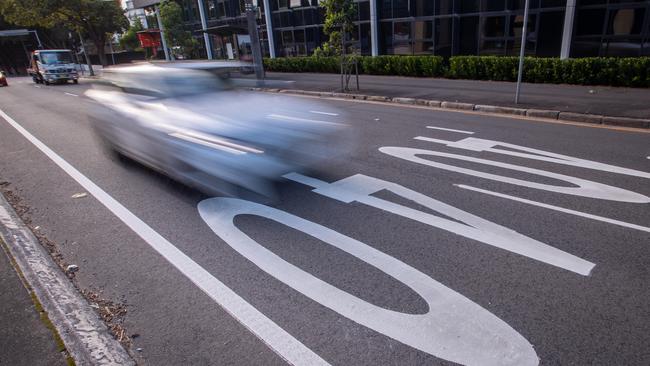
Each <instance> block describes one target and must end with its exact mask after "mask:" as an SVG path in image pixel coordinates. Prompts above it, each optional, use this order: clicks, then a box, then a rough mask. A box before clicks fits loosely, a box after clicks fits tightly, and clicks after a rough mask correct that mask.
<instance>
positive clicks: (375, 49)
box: [370, 0, 379, 56]
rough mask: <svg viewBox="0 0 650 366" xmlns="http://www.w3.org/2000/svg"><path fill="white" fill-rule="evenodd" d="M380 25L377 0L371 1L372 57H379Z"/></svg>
mask: <svg viewBox="0 0 650 366" xmlns="http://www.w3.org/2000/svg"><path fill="white" fill-rule="evenodd" d="M378 27H379V24H378V23H377V0H370V49H371V55H373V56H379V30H378Z"/></svg>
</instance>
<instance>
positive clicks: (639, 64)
mask: <svg viewBox="0 0 650 366" xmlns="http://www.w3.org/2000/svg"><path fill="white" fill-rule="evenodd" d="M518 66H519V58H518V57H498V56H454V57H451V58H450V59H449V70H448V72H447V77H450V78H455V79H475V80H502V81H516V80H517V69H518ZM523 80H524V81H526V82H531V83H554V84H582V85H612V86H631V87H650V58H649V57H635V58H614V57H590V58H576V59H567V60H560V59H559V58H537V57H526V58H525V59H524V73H523Z"/></svg>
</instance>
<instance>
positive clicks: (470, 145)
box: [415, 136, 650, 178]
mask: <svg viewBox="0 0 650 366" xmlns="http://www.w3.org/2000/svg"><path fill="white" fill-rule="evenodd" d="M415 139H416V140H421V141H429V142H433V143H436V144H443V145H447V146H448V147H454V148H457V149H463V150H469V151H486V152H491V153H495V154H502V155H508V156H515V157H518V158H525V159H531V160H539V161H546V162H551V163H556V164H563V165H571V166H577V167H580V168H585V169H593V170H600V171H604V172H611V173H616V174H625V175H631V176H634V177H641V178H650V173H649V172H643V171H640V170H634V169H628V168H623V167H620V166H616V165H610V164H603V163H599V162H597V161H593V160H585V159H580V158H576V157H573V156H569V155H562V154H557V153H553V152H550V151H545V150H538V149H533V148H530V147H526V146H521V145H515V144H509V143H507V142H503V141H494V140H485V139H480V138H476V137H466V138H464V139H462V140H459V141H447V140H440V139H434V138H430V137H423V136H417V137H415ZM497 146H502V147H505V148H507V149H510V150H504V149H499V148H497ZM513 150H519V151H513Z"/></svg>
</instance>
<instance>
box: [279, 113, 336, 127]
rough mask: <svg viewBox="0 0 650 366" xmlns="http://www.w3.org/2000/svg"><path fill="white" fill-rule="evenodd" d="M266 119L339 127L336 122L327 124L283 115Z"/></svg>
mask: <svg viewBox="0 0 650 366" xmlns="http://www.w3.org/2000/svg"><path fill="white" fill-rule="evenodd" d="M267 118H270V119H275V120H279V121H293V122H308V123H320V124H326V125H336V126H340V125H341V124H340V123H336V122H327V121H320V120H316V119H309V118H300V117H292V116H286V115H284V114H269V115H267Z"/></svg>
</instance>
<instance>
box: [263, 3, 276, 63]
mask: <svg viewBox="0 0 650 366" xmlns="http://www.w3.org/2000/svg"><path fill="white" fill-rule="evenodd" d="M264 19H265V21H266V37H267V38H268V40H269V57H271V58H275V41H274V40H273V22H272V21H271V4H269V0H264Z"/></svg>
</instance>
